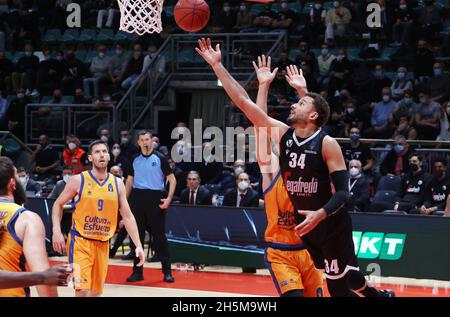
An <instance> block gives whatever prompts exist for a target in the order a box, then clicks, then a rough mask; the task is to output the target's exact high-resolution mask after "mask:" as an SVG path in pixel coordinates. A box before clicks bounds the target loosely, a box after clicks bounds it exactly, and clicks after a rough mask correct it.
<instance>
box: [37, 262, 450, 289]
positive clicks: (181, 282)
mask: <svg viewBox="0 0 450 317" xmlns="http://www.w3.org/2000/svg"><path fill="white" fill-rule="evenodd" d="M51 260H52V263H53V264H54V263H57V262H60V261H65V258H64V257H60V258H52V259H51ZM131 266H132V263H131V261H122V260H116V259H113V260H110V264H109V271H108V276H107V278H106V285H105V292H104V294H103V296H105V297H255V296H266V297H267V296H268V297H272V296H278V294H277V292H276V290H275V287H274V285H273V283H272V279H271V277H270V274H269V272H268V270H258V271H257V273H256V274H244V273H241V272H242V270H241V268H236V267H219V266H211V267H209V266H207V267H205V268H204V269H203V270H200V271H180V270H178V269H176V267H177V264H176V263H174V264H172V267H173V276H174V277H175V283H164V282H163V281H162V273H161V270H160V267H161V266H160V264H159V263H146V264H145V269H144V278H145V280H144V281H141V282H136V283H127V282H126V281H125V280H126V278H127V277H128V276H129V275H130V273H131ZM381 283H382V284H381V287H382V288H388V289H392V290H394V291H395V292H396V294H397V296H398V297H449V296H450V294H449V291H448V289H449V288H450V282H443V281H431V280H414V279H404V278H382V279H381ZM59 294H60V296H63V297H72V296H74V291H73V290H72V289H71V288H68V287H60V288H59ZM325 295H326V296H328V292H327V291H326V287H325ZM32 296H36V290H35V289H32Z"/></svg>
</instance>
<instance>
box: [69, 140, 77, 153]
mask: <svg viewBox="0 0 450 317" xmlns="http://www.w3.org/2000/svg"><path fill="white" fill-rule="evenodd" d="M76 148H77V145H76V144H75V143H73V142H70V143H69V150H71V151H73V150H75V149H76Z"/></svg>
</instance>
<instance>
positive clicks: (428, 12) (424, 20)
mask: <svg viewBox="0 0 450 317" xmlns="http://www.w3.org/2000/svg"><path fill="white" fill-rule="evenodd" d="M417 22H418V23H419V25H420V27H419V32H420V34H421V35H422V36H424V37H426V38H428V39H432V38H433V37H434V35H435V34H436V33H437V32H439V31H441V30H442V18H441V13H440V12H439V9H438V8H437V7H436V6H435V5H434V0H426V1H425V7H423V8H422V9H421V10H420V11H419V16H418V21H417Z"/></svg>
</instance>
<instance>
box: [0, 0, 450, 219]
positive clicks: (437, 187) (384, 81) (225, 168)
mask: <svg viewBox="0 0 450 317" xmlns="http://www.w3.org/2000/svg"><path fill="white" fill-rule="evenodd" d="M72 2H76V3H80V5H81V7H82V10H83V11H82V16H83V18H82V23H83V26H82V27H83V28H84V29H89V28H92V29H93V30H94V34H93V35H91V37H90V40H86V41H81V40H80V41H79V42H77V41H74V40H70V38H68V36H69V35H70V32H71V31H72V30H70V29H68V27H67V25H66V20H65V18H66V16H67V14H68V13H67V12H66V11H65V8H66V6H67V5H68V4H69V3H72ZM175 2H176V1H170V0H167V1H166V2H165V5H166V7H165V11H164V13H163V24H164V25H165V27H166V26H167V28H166V29H167V30H171V32H182V31H181V30H180V29H177V28H176V25H175V23H174V21H173V16H172V14H173V13H171V12H170V10H167V8H168V7H170V6H172V8H173V4H174V3H175ZM207 2H208V4H209V5H210V8H211V19H210V23H209V25H208V27H207V29H205V31H208V32H213V33H221V32H229V33H261V32H278V33H280V32H281V33H284V34H286V36H288V39H289V40H288V43H289V45H288V47H287V48H286V50H284V51H282V52H279V53H277V55H276V56H272V57H273V59H274V66H276V67H280V71H279V72H278V74H277V76H276V78H275V80H274V82H273V83H272V86H271V91H270V95H269V112H270V115H271V116H273V117H274V118H277V119H280V120H282V121H285V119H286V118H287V115H288V112H289V106H290V105H291V104H292V102H295V101H296V100H297V98H298V97H297V96H296V94H295V92H294V91H293V90H292V89H291V88H290V87H289V85H287V83H286V81H285V78H284V75H285V73H284V69H285V68H286V66H288V65H290V64H294V65H297V66H298V67H299V68H301V69H302V70H303V74H304V76H305V78H306V81H307V84H308V88H309V90H311V91H315V92H318V93H320V94H321V95H322V96H323V97H325V98H326V99H327V100H328V102H329V104H330V107H331V116H330V120H329V122H328V124H327V125H326V126H325V129H326V130H327V132H328V133H329V134H330V135H332V136H334V137H345V138H349V139H350V143H347V144H345V145H343V147H342V149H343V154H344V157H345V160H346V163H347V165H348V168H349V172H350V175H351V181H350V184H349V188H350V189H351V192H352V198H351V202H350V205H351V208H352V209H354V210H357V211H382V210H389V209H396V210H403V211H405V212H408V213H419V214H433V213H436V212H438V211H442V210H443V208H444V207H445V201H446V199H447V196H448V191H449V190H450V184H448V182H449V181H448V178H447V176H446V175H449V176H450V174H449V172H448V170H447V162H448V160H447V156H443V157H440V156H436V157H434V158H435V159H433V160H426V159H424V157H423V156H422V154H421V153H419V154H418V153H416V151H415V150H416V149H415V147H418V148H420V145H419V146H412V145H410V144H408V141H409V140H439V141H449V140H450V90H449V88H448V87H450V75H449V74H450V73H449V71H448V66H449V64H448V63H449V62H450V58H449V56H450V23H449V22H450V19H449V16H450V14H449V12H450V5H449V4H448V3H446V2H445V1H439V0H426V1H416V0H395V1H384V0H377V1H373V0H364V1H362V0H345V1H333V2H324V1H321V0H315V1H287V0H281V1H276V2H274V3H273V4H272V3H265V4H254V3H253V2H247V1H226V2H222V1H207ZM369 3H377V4H378V5H379V6H380V7H381V10H382V11H381V21H380V23H381V27H378V28H371V27H369V26H368V25H367V23H366V20H367V17H368V14H369V12H367V11H366V6H367V5H368V4H369ZM256 8H259V9H258V10H256ZM118 19H119V11H118V7H117V3H116V1H113V0H112V1H70V0H53V1H49V0H45V1H44V0H42V1H40V0H34V1H33V0H8V1H5V0H0V130H9V131H11V132H12V133H14V134H15V135H17V136H18V137H19V138H23V135H24V125H25V122H24V120H25V119H24V117H23V113H24V109H25V105H26V104H27V103H30V102H36V101H37V102H39V101H41V102H42V100H43V97H44V96H49V98H47V99H46V100H47V101H46V102H45V103H46V104H48V105H58V104H62V103H77V104H92V105H96V103H97V101H99V100H103V101H117V100H118V99H119V98H120V97H121V96H122V94H123V93H124V92H126V90H127V89H129V88H130V87H131V86H132V85H133V83H134V82H135V80H136V79H137V78H138V76H139V74H141V73H142V72H143V71H144V70H146V69H147V66H148V64H149V63H150V61H151V60H152V58H155V54H156V52H157V49H158V47H159V45H160V43H161V37H160V36H153V35H152V36H147V37H142V38H138V39H136V41H130V40H129V38H128V39H125V40H124V39H122V40H117V38H116V37H115V36H114V34H118V33H117V30H118V22H119V21H118ZM37 26H38V27H37ZM51 30H59V32H60V35H61V33H63V34H64V36H63V37H60V39H61V42H60V43H57V44H54V43H53V44H52V39H51V37H50V35H51V34H52V33H51ZM105 30H106V32H105ZM109 30H111V31H112V36H111V37H110V38H109V40H108V41H100V40H95V39H98V37H99V36H100V35H102V34H107V33H108V31H109ZM76 32H78V33H77V36H79V38H81V35H80V34H79V30H76ZM65 37H67V38H65ZM255 47H256V46H255ZM255 47H254V46H252V45H250V44H248V43H245V44H243V46H242V48H241V51H242V53H243V54H250V55H252V56H256V55H257V54H258V53H260V52H257V51H255ZM19 52H20V54H18V53H19ZM88 56H89V58H88ZM162 64H164V63H162ZM67 97H70V98H67ZM51 107H52V106H47V107H43V108H42V109H40V112H42V113H43V114H45V113H46V111H47V112H49V111H51V109H55V108H51ZM43 132H44V131H43ZM96 133H97V134H96V135H94V136H93V137H98V138H101V139H103V140H105V141H107V142H108V144H109V147H110V151H111V162H110V169H111V171H114V172H115V173H116V174H117V175H120V177H124V178H126V177H127V171H128V169H129V164H130V161H131V158H132V156H133V155H134V154H135V153H137V152H138V151H139V150H138V148H137V146H136V143H135V141H134V140H133V136H132V135H131V134H130V133H129V131H127V130H123V131H120V135H119V136H113V135H111V133H110V131H109V130H108V129H99V130H98V131H96ZM116 137H118V139H115V138H116ZM362 138H373V139H393V140H394V141H393V143H392V144H389V145H388V146H387V147H386V149H385V153H384V154H382V155H381V156H379V157H376V156H375V155H374V153H373V152H372V151H371V150H370V146H369V145H367V144H364V143H362V142H361V139H362ZM204 141H205V143H204V144H203V147H204V148H205V147H210V146H211V144H210V143H208V140H204ZM153 144H154V148H155V149H158V150H160V151H161V152H163V153H164V154H166V155H169V154H170V150H169V148H170V145H169V144H167V145H166V146H165V147H164V146H162V145H161V144H160V141H159V139H158V138H157V137H156V136H154V143H153ZM372 145H373V144H372ZM177 146H178V149H179V151H186V150H190V149H189V146H188V145H186V144H184V145H183V144H182V143H177ZM30 161H31V162H32V163H33V166H34V167H33V170H29V171H26V170H24V171H22V170H21V173H22V174H23V176H21V177H22V178H21V179H23V181H24V182H25V183H24V184H26V187H27V191H29V192H34V193H35V194H38V195H44V196H45V195H49V194H50V195H51V196H54V195H56V194H55V193H56V192H57V191H60V190H61V187H62V186H63V185H64V182H65V181H67V179H68V177H70V175H72V174H77V173H79V172H81V171H83V170H85V169H86V168H88V165H89V163H88V161H87V157H86V153H85V150H84V149H83V145H82V144H81V142H80V140H79V139H78V138H77V136H75V135H68V136H67V137H66V144H65V149H64V150H63V151H58V150H57V147H54V146H52V145H51V144H49V141H48V137H47V136H46V135H42V136H41V137H40V138H39V145H38V146H37V147H36V149H35V150H34V152H33V153H32V155H31V158H30ZM426 162H431V164H429V163H426ZM171 165H172V166H171V167H172V168H173V169H174V171H175V175H176V177H177V181H178V184H177V189H176V195H177V197H178V200H179V201H180V202H181V203H183V204H190V205H224V206H245V207H256V206H260V205H261V204H262V201H260V200H261V198H262V193H261V175H260V172H259V169H258V166H257V164H256V163H255V162H248V161H239V160H236V161H235V162H234V163H231V165H228V164H222V163H217V162H210V161H209V160H204V162H202V163H187V162H182V163H175V162H173V161H171ZM394 185H395V186H394ZM383 186H384V187H383ZM384 188H389V189H387V190H386V189H384ZM28 189H29V190H28Z"/></svg>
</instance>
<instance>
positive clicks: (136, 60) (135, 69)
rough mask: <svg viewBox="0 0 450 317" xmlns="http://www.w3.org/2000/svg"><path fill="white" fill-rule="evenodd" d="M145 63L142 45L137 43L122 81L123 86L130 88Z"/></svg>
mask: <svg viewBox="0 0 450 317" xmlns="http://www.w3.org/2000/svg"><path fill="white" fill-rule="evenodd" d="M143 65H144V57H143V56H142V46H141V45H140V44H135V45H134V47H133V57H132V58H131V59H130V60H129V61H128V64H127V67H126V69H125V73H124V75H123V78H125V80H124V81H123V82H122V88H123V89H125V90H128V89H129V88H130V87H131V86H132V85H133V84H134V82H135V81H136V79H137V78H138V77H139V74H140V73H141V72H142V66H143Z"/></svg>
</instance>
